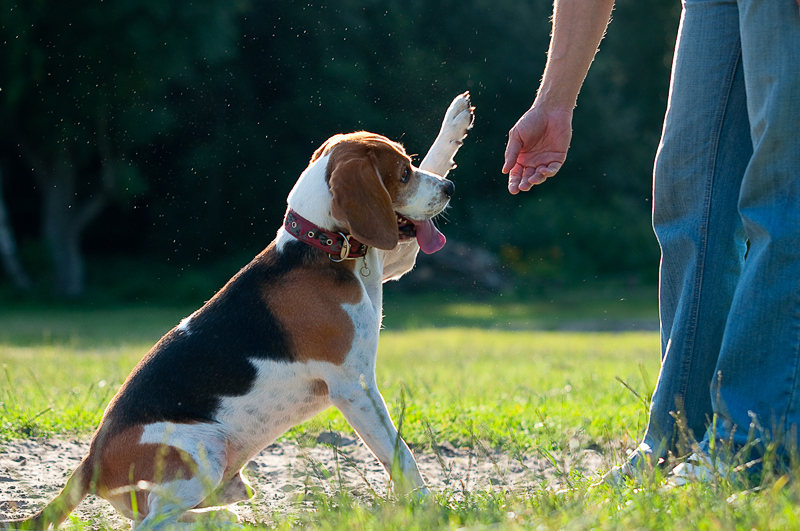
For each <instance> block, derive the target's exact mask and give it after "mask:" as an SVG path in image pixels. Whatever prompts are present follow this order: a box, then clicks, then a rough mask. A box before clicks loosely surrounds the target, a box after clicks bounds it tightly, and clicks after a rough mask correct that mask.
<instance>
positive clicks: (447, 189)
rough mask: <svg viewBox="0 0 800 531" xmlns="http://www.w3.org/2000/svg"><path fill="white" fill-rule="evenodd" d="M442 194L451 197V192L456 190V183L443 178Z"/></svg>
mask: <svg viewBox="0 0 800 531" xmlns="http://www.w3.org/2000/svg"><path fill="white" fill-rule="evenodd" d="M443 191H444V195H446V196H447V197H453V193H454V192H455V191H456V185H455V184H453V181H448V180H447V179H445V180H444V190H443Z"/></svg>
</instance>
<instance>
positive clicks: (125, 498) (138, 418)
mask: <svg viewBox="0 0 800 531" xmlns="http://www.w3.org/2000/svg"><path fill="white" fill-rule="evenodd" d="M473 110H474V109H473V107H471V105H470V100H469V94H468V93H464V94H461V95H459V96H458V97H456V98H455V100H454V101H453V102H452V104H451V105H450V107H449V108H448V110H447V113H446V116H445V118H444V121H443V124H442V127H441V130H440V132H439V135H438V137H437V138H436V140H435V142H434V144H433V146H432V147H431V149H430V151H429V152H428V154H427V155H426V156H425V158H424V159H423V161H422V163H421V164H420V167H419V168H416V167H414V166H413V165H412V163H411V158H410V157H409V156H408V155H407V154H406V152H405V150H404V149H403V146H401V145H400V144H398V143H396V142H392V141H391V140H389V139H387V138H385V137H383V136H380V135H377V134H373V133H367V132H358V133H352V134H345V135H336V136H334V137H332V138H330V139H329V140H328V141H327V142H325V143H324V144H323V145H322V146H321V147H320V148H319V149H317V150H316V152H315V153H314V155H313V157H312V158H311V161H310V163H309V165H308V167H307V168H306V169H305V171H303V173H302V174H301V175H300V178H299V179H298V181H297V184H296V185H295V186H294V188H293V189H292V191H291V193H290V194H289V197H288V209H287V212H286V217H285V222H284V225H283V226H282V227H281V228H280V229H279V230H278V233H277V237H276V238H275V240H274V241H273V242H272V243H271V244H270V245H269V246H268V247H267V248H266V249H265V250H264V251H263V252H261V254H259V255H258V256H256V257H255V258H254V259H253V261H252V262H250V263H249V264H248V265H247V266H245V267H244V268H243V269H242V270H241V271H239V272H238V273H237V274H236V275H235V276H234V277H233V278H232V279H231V280H230V281H229V282H228V283H227V284H226V285H225V286H224V287H223V288H222V289H221V290H220V291H219V292H218V293H217V294H216V295H215V296H214V297H213V298H212V299H211V300H209V301H208V302H207V303H206V304H205V305H204V306H203V307H202V308H200V309H199V310H197V311H195V312H194V313H193V314H191V315H190V316H188V317H186V318H185V319H184V320H183V321H181V322H180V324H179V325H178V326H176V327H175V328H173V329H172V330H170V331H169V332H168V333H167V334H166V335H165V336H164V337H163V338H161V340H160V341H159V342H158V343H157V344H156V345H155V346H154V347H153V348H152V349H151V350H150V352H148V353H147V355H146V356H145V357H144V358H143V359H142V360H141V362H140V363H139V364H138V365H137V366H136V367H135V368H134V369H133V371H132V372H131V374H130V375H129V376H128V378H127V380H126V381H125V383H124V384H123V385H122V387H121V388H120V390H119V392H118V393H117V394H116V395H115V396H114V398H113V399H112V400H111V403H110V404H109V405H108V408H106V410H105V413H104V415H103V419H102V421H101V422H100V426H99V427H98V429H97V431H96V432H95V435H94V437H93V438H92V442H91V447H90V450H89V453H88V455H87V456H86V457H85V458H84V459H83V460H82V462H81V463H80V465H79V466H78V467H77V468H76V469H75V471H74V472H73V474H72V475H71V477H70V478H69V480H68V481H67V484H66V486H65V487H64V489H63V490H62V491H61V493H60V494H59V495H58V496H57V497H56V498H55V499H54V500H53V501H52V502H51V503H50V504H48V505H47V506H46V507H45V508H44V509H42V510H41V511H40V512H39V513H37V514H35V515H34V516H32V517H31V518H29V519H28V520H24V521H16V524H12V525H18V526H19V527H22V528H25V529H29V528H34V529H46V528H47V527H48V526H49V525H50V524H53V525H54V526H58V525H59V524H61V523H62V522H63V521H64V519H65V518H66V517H67V515H68V514H69V513H70V512H71V511H72V510H73V509H74V508H75V507H76V506H77V505H78V504H79V503H80V501H81V500H82V499H83V498H84V497H85V496H86V495H87V494H88V493H90V492H91V493H95V494H97V495H98V496H101V497H103V498H105V499H106V500H108V501H109V502H110V503H111V505H113V506H114V507H115V508H116V509H117V510H118V511H119V512H120V513H122V514H123V515H124V516H125V517H127V518H129V519H131V520H132V521H133V525H134V527H135V528H136V529H140V530H157V529H162V528H164V527H170V529H171V528H172V526H176V525H177V526H180V525H182V524H181V523H180V522H187V521H189V522H191V521H193V518H196V517H198V515H199V514H200V513H202V512H203V511H202V509H203V508H208V507H224V506H228V505H230V504H233V503H235V502H238V501H242V500H246V499H248V498H250V497H252V495H253V491H252V489H251V488H250V486H249V485H248V483H247V482H246V480H245V479H244V477H242V468H243V467H244V465H245V464H246V463H247V461H249V460H250V459H251V458H252V457H253V456H255V455H256V454H258V453H259V452H260V451H261V450H263V449H264V448H265V447H267V446H268V445H269V444H271V443H272V442H273V441H275V439H276V438H277V437H278V436H280V435H281V434H282V433H284V432H285V431H286V430H287V429H289V428H290V427H292V426H294V425H296V424H298V423H300V422H303V421H304V420H306V419H308V418H310V417H312V416H313V415H315V414H317V413H319V412H320V411H322V410H324V409H326V408H327V407H329V406H331V405H333V406H336V407H337V408H339V410H340V411H341V412H342V413H343V414H344V416H345V418H346V419H347V420H348V422H349V423H350V424H351V425H352V427H353V428H354V429H355V430H356V432H358V434H359V436H360V437H361V438H362V439H363V441H364V442H365V443H366V445H367V446H368V447H369V448H370V450H371V451H372V452H373V453H374V455H375V457H376V458H377V459H378V461H380V463H381V464H382V465H383V467H384V468H385V469H386V472H387V473H388V474H389V476H390V477H391V479H392V481H393V483H394V485H395V488H397V489H398V490H399V491H401V492H417V493H419V494H420V495H426V494H427V493H428V490H427V488H426V486H425V482H424V480H423V479H422V476H421V475H420V473H419V470H418V468H417V465H416V462H415V460H414V457H413V456H412V454H411V452H410V451H409V449H408V447H407V446H406V444H405V443H404V442H403V440H402V439H401V438H400V436H399V435H398V432H397V430H396V428H395V426H394V424H393V423H392V420H391V418H390V417H389V412H388V410H387V408H386V404H385V403H384V401H383V397H382V396H381V394H380V392H379V391H378V385H377V383H376V380H375V361H376V352H377V348H378V332H379V330H380V326H381V318H382V309H381V305H382V286H381V285H382V283H383V282H385V281H387V280H391V279H396V278H399V277H401V276H402V275H403V274H405V273H406V272H408V271H409V270H410V269H411V268H412V267H413V266H414V262H415V260H416V256H417V253H418V251H419V250H420V249H422V251H423V252H426V253H432V252H435V251H437V250H439V249H440V248H441V247H442V246H443V245H444V243H445V238H444V236H443V235H442V233H441V232H439V230H438V229H437V228H436V227H435V226H434V224H433V222H432V221H431V219H432V218H433V217H435V216H436V215H438V214H439V213H441V212H442V211H443V210H444V208H445V207H446V206H447V204H448V202H449V200H450V197H451V196H452V195H453V191H454V185H453V183H452V182H451V181H449V180H447V179H445V176H446V175H447V173H448V171H449V170H450V169H452V168H453V167H455V165H454V163H453V157H454V156H455V154H456V152H457V151H458V149H459V147H460V146H461V144H462V140H463V139H464V138H465V137H466V135H467V132H468V130H469V129H470V128H471V127H472V121H473ZM223 510H224V509H223ZM9 524H10V522H5V526H6V527H8V526H9ZM185 525H190V524H188V523H187V524H185ZM0 527H3V526H0Z"/></svg>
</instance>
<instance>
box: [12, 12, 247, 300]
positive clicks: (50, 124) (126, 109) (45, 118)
mask: <svg viewBox="0 0 800 531" xmlns="http://www.w3.org/2000/svg"><path fill="white" fill-rule="evenodd" d="M0 5H1V6H2V7H1V8H0V10H2V13H3V24H2V27H1V28H0V31H1V33H0V41H2V42H3V46H2V48H0V89H2V91H3V94H4V97H3V100H2V104H0V121H2V123H3V124H4V127H3V129H2V131H0V135H2V136H0V138H1V139H2V140H1V141H3V142H6V143H8V144H11V145H12V146H14V147H16V149H17V150H18V152H19V153H20V154H21V155H22V157H23V158H24V161H25V163H26V164H27V166H28V167H29V168H30V169H31V172H30V175H32V176H33V178H34V179H35V180H36V183H37V187H38V189H39V191H40V193H41V199H42V209H41V216H42V232H43V239H44V241H45V242H46V244H47V246H48V248H49V250H50V254H51V257H52V260H53V265H54V268H55V271H56V286H55V287H56V291H57V292H59V293H61V294H63V295H67V296H77V295H80V294H81V293H82V292H83V289H84V276H85V274H84V260H83V255H82V250H81V236H82V234H83V232H84V231H85V229H86V228H87V226H88V225H89V223H90V222H91V221H92V220H94V219H95V218H96V217H97V215H98V214H99V213H100V212H101V210H102V209H103V208H104V207H105V206H106V204H107V203H108V201H109V199H111V198H113V197H115V196H120V195H125V194H129V193H130V192H132V191H139V190H141V188H142V187H144V186H145V182H144V181H143V180H142V178H141V176H140V174H139V173H138V171H137V168H136V167H135V166H133V165H131V164H130V163H129V159H130V157H131V155H132V154H133V153H135V150H136V148H137V146H140V145H142V144H146V143H147V142H148V141H149V140H150V139H152V138H153V136H154V135H156V134H157V133H158V132H163V131H164V130H167V129H169V128H170V127H171V126H172V125H173V123H172V113H171V111H170V109H169V108H168V107H167V106H166V105H165V102H164V94H165V92H166V91H167V88H168V87H169V86H170V85H171V84H172V83H173V82H177V83H184V84H185V83H188V82H191V80H192V78H193V76H194V74H195V73H196V71H197V67H198V66H199V65H202V64H207V63H213V62H214V61H218V60H221V59H223V58H225V57H226V54H227V53H228V52H229V51H230V47H231V43H232V42H233V39H235V37H236V26H235V24H234V21H235V20H236V19H235V15H236V13H237V12H238V11H239V9H240V8H241V7H242V6H240V5H237V4H236V3H235V2H216V1H213V0H195V1H170V2H164V1H162V0H135V1H134V0H115V1H114V2H96V1H91V0H66V1H65V0H59V1H55V0H31V1H29V2H25V3H19V4H18V3H16V2H12V1H9V0H3V1H2V4H0Z"/></svg>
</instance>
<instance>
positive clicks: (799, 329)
mask: <svg viewBox="0 0 800 531" xmlns="http://www.w3.org/2000/svg"><path fill="white" fill-rule="evenodd" d="M796 299H797V297H795V300H796ZM798 317H800V315H798V310H797V309H795V312H794V320H795V334H794V337H795V346H794V370H792V378H791V382H792V384H791V386H790V388H789V399H788V401H787V402H786V413H785V414H784V416H783V418H784V421H783V422H784V426H785V430H786V433H788V432H789V430H790V429H791V422H790V419H789V414H790V413H791V412H792V411H793V410H794V409H796V408H795V407H794V400H795V395H796V394H797V373H798V368H800V326H798V322H799V321H800V319H798Z"/></svg>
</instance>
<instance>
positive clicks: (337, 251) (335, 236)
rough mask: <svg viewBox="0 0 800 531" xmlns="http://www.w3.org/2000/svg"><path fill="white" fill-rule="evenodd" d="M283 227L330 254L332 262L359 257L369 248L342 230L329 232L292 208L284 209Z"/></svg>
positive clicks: (302, 240)
mask: <svg viewBox="0 0 800 531" xmlns="http://www.w3.org/2000/svg"><path fill="white" fill-rule="evenodd" d="M283 227H284V228H285V229H286V232H288V233H289V234H291V235H292V236H294V237H295V238H297V239H298V240H300V241H301V242H304V243H307V244H308V245H310V246H312V247H316V248H317V249H319V250H321V251H325V252H326V253H328V254H329V255H331V260H333V261H334V262H341V261H342V260H354V259H356V258H361V257H362V256H365V255H366V254H367V249H369V247H367V246H366V245H365V244H363V243H361V242H360V241H358V240H356V239H355V238H353V237H352V236H347V235H345V234H344V233H343V232H331V231H329V230H325V229H323V228H320V227H318V226H316V225H314V224H313V223H311V222H310V221H308V220H307V219H305V218H304V217H302V216H300V214H298V213H297V212H295V211H294V210H292V209H288V210H287V211H286V217H285V218H284V221H283Z"/></svg>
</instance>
